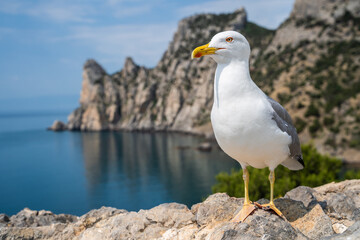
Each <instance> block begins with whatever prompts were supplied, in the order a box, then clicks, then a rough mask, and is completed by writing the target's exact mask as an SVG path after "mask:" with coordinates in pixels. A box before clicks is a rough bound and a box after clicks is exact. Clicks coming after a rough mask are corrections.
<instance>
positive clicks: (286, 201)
mask: <svg viewBox="0 0 360 240" xmlns="http://www.w3.org/2000/svg"><path fill="white" fill-rule="evenodd" d="M267 201H268V200H266V199H260V200H259V201H258V202H259V203H265V202H267ZM242 203H243V199H242V198H233V197H229V196H228V195H226V194H225V193H217V194H213V195H211V196H209V197H208V198H207V199H206V200H205V201H204V202H201V203H198V204H195V205H193V206H192V207H191V208H190V209H189V208H188V207H187V206H185V205H183V204H178V203H165V204H161V205H159V206H156V207H154V208H152V209H149V210H140V211H138V212H129V211H126V210H120V209H115V208H111V207H102V208H100V209H95V210H92V211H90V212H88V213H86V214H85V215H83V216H81V217H77V216H72V215H67V214H59V215H56V214H53V213H52V212H49V211H44V210H42V211H33V210H30V209H27V208H25V209H24V210H22V211H20V212H19V213H18V214H16V215H13V216H11V217H9V216H7V215H5V214H0V239H3V240H10V239H12V240H13V239H19V240H20V239H22V240H24V239H83V240H91V239H104V240H106V239H159V240H160V239H161V240H165V239H168V240H183V239H199V240H200V239H204V240H205V239H206V240H215V239H218V240H220V239H284V240H289V239H347V240H355V239H360V180H347V181H344V182H340V183H330V184H326V185H324V186H320V187H317V188H309V187H304V186H300V187H297V188H295V189H293V190H291V191H289V192H287V193H286V194H285V196H284V197H282V198H278V199H276V201H275V204H276V206H277V207H278V208H279V209H280V210H281V211H282V212H283V214H284V215H285V217H286V219H287V220H284V219H282V218H280V217H279V216H277V215H275V214H273V213H271V212H268V211H265V210H262V209H258V210H256V211H255V212H254V213H253V214H252V215H250V216H249V217H248V218H247V219H245V221H244V222H242V223H231V222H230V220H231V219H232V217H233V216H234V215H235V214H236V212H237V211H239V210H240V209H241V206H242Z"/></svg>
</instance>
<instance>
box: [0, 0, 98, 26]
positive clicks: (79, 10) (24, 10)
mask: <svg viewBox="0 0 360 240" xmlns="http://www.w3.org/2000/svg"><path fill="white" fill-rule="evenodd" d="M0 12H3V13H7V14H15V15H26V16H30V17H37V18H42V19H47V20H52V21H56V22H93V21H94V20H93V19H91V18H90V14H92V13H94V9H93V7H92V6H91V5H89V4H84V3H82V2H80V1H59V0H48V1H46V0H39V1H20V0H3V1H1V2H0Z"/></svg>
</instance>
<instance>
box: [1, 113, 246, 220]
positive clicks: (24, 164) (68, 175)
mask: <svg viewBox="0 0 360 240" xmlns="http://www.w3.org/2000/svg"><path fill="white" fill-rule="evenodd" d="M69 112H70V111H44V110H41V111H25V112H24V111H22V112H11V113H9V112H0V196H1V197H0V213H5V214H7V215H13V214H16V213H17V212H19V211H21V210H22V209H24V208H26V207H27V208H30V209H32V210H42V209H45V210H50V211H52V212H54V213H56V214H59V213H67V214H73V215H78V216H80V215H83V214H85V213H86V212H88V211H90V210H91V209H96V208H100V207H102V206H108V207H115V208H119V209H126V210H128V211H138V210H140V209H150V208H152V207H154V206H157V205H159V204H162V203H169V202H178V203H182V204H186V205H187V206H189V207H190V206H191V205H192V204H195V203H198V202H201V201H202V200H203V199H204V198H206V197H207V196H208V195H209V194H211V193H212V192H211V186H213V185H214V184H215V183H216V179H215V176H216V175H217V174H218V173H219V172H221V171H225V172H230V171H231V169H233V168H235V169H240V166H239V164H238V163H237V162H236V161H234V160H232V159H230V158H229V157H228V156H227V155H226V154H225V153H223V152H222V151H221V150H220V149H218V147H216V146H215V145H214V147H213V150H212V151H211V152H201V151H199V150H197V149H196V147H197V146H198V145H199V144H200V143H201V142H202V141H203V139H202V138H199V137H196V136H191V135H185V134H178V133H177V134H175V133H139V132H136V133H134V132H118V131H117V132H68V131H65V132H52V131H47V130H46V128H47V127H48V126H50V125H52V123H53V121H54V120H55V119H59V120H62V121H66V119H67V115H68V113H69Z"/></svg>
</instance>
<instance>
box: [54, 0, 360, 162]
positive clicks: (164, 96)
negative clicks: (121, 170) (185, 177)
mask: <svg viewBox="0 0 360 240" xmlns="http://www.w3.org/2000/svg"><path fill="white" fill-rule="evenodd" d="M359 26H360V2H359V1H358V0H319V1H311V0H296V1H295V3H294V7H293V10H292V12H291V14H290V16H289V17H288V18H287V19H286V20H285V21H284V22H283V23H282V24H281V25H280V26H279V27H278V29H276V30H269V29H265V28H263V27H260V26H258V25H256V24H254V23H251V22H249V21H247V14H246V11H245V10H244V9H242V8H241V9H239V10H237V11H235V12H233V13H229V14H219V15H217V14H201V15H195V16H191V17H188V18H185V19H183V20H181V21H180V22H179V25H178V29H177V31H176V32H175V34H174V36H173V39H172V41H171V43H170V44H169V46H168V48H167V50H166V51H165V53H164V54H163V56H162V58H161V60H160V61H159V63H158V64H157V65H156V66H155V67H154V68H151V69H150V68H146V67H143V66H139V65H137V64H136V63H134V61H133V60H132V59H131V58H130V57H129V58H127V59H126V61H125V64H124V66H123V68H122V70H121V71H119V72H116V73H114V74H108V73H106V72H105V70H104V69H103V68H102V67H101V66H100V64H98V63H97V62H96V61H95V60H93V59H90V60H88V61H86V63H85V64H84V69H83V80H82V90H81V96H80V106H79V107H78V108H77V109H76V110H74V111H73V112H72V113H71V114H70V115H69V117H68V122H67V123H66V125H65V124H61V123H59V122H56V123H55V124H54V125H53V126H52V127H51V129H53V130H65V129H67V130H71V131H101V130H138V131H144V130H146V131H180V132H188V133H194V134H201V135H205V136H209V137H211V136H212V135H213V133H212V129H211V123H210V117H209V116H210V111H211V107H212V102H213V76H214V72H215V62H214V61H212V60H211V59H210V58H206V57H205V58H201V59H199V60H198V59H196V60H191V59H190V55H191V51H192V50H193V49H194V48H195V47H196V46H199V45H201V44H204V43H207V42H209V41H210V39H211V37H212V36H213V35H214V34H216V33H217V32H220V31H224V30H236V31H239V32H241V33H242V34H243V35H245V36H246V38H247V39H248V40H249V42H250V44H251V47H252V55H251V59H250V65H251V75H252V78H253V79H254V81H255V82H256V83H257V84H258V85H259V87H261V88H262V89H263V90H264V91H265V92H266V93H268V94H269V95H270V96H271V97H273V98H274V99H276V100H278V101H279V102H280V103H281V104H282V105H284V106H285V108H286V109H287V110H288V111H289V113H290V115H291V116H292V118H293V120H294V123H295V125H296V128H297V131H298V133H299V135H300V140H301V142H303V143H306V142H309V141H312V142H313V143H314V144H315V145H316V147H317V149H318V150H319V151H320V152H322V153H329V154H331V155H334V156H338V157H340V158H343V159H345V160H346V161H348V162H358V161H359V160H360V128H359V123H360V105H359V102H360V29H359Z"/></svg>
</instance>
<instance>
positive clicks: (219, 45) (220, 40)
mask: <svg viewBox="0 0 360 240" xmlns="http://www.w3.org/2000/svg"><path fill="white" fill-rule="evenodd" d="M205 55H210V56H211V57H212V58H213V59H214V60H215V61H216V62H217V63H227V62H231V61H232V60H240V61H248V60H249V56H250V44H249V42H248V41H247V40H246V38H245V37H244V36H243V35H242V34H240V33H238V32H235V31H225V32H220V33H218V34H216V35H215V36H214V37H213V38H212V39H211V41H210V42H209V43H208V44H205V45H203V46H200V47H197V48H195V49H194V51H193V52H192V54H191V58H200V57H202V56H205Z"/></svg>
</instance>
